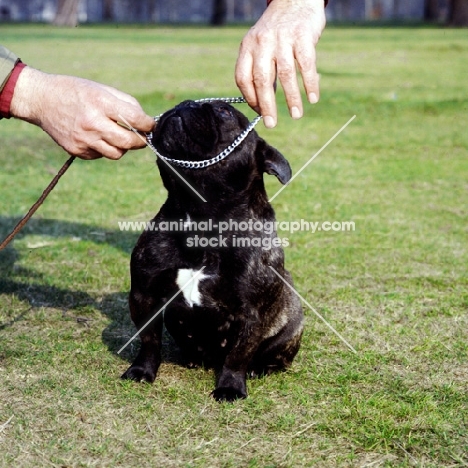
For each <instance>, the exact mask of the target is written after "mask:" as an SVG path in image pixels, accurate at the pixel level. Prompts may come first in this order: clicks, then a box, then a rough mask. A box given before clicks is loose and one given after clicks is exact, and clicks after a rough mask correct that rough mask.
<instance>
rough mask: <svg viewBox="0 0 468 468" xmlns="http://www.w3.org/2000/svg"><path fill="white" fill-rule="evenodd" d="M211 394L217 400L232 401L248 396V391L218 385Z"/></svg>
mask: <svg viewBox="0 0 468 468" xmlns="http://www.w3.org/2000/svg"><path fill="white" fill-rule="evenodd" d="M211 396H212V397H213V398H214V399H215V400H216V401H228V402H230V403H232V402H233V401H236V400H239V399H241V398H247V393H246V392H244V391H242V390H239V389H236V388H232V387H218V388H216V389H215V390H213V391H212V392H211Z"/></svg>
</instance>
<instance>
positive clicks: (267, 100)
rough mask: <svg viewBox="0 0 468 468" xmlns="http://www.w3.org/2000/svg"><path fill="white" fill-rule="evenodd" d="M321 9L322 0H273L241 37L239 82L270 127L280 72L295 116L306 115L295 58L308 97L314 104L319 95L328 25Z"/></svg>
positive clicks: (272, 124)
mask: <svg viewBox="0 0 468 468" xmlns="http://www.w3.org/2000/svg"><path fill="white" fill-rule="evenodd" d="M323 9H324V4H323V1H322V0H311V1H310V2H307V4H306V3H305V2H304V4H303V5H300V4H294V5H291V4H289V3H287V4H286V2H272V3H271V4H270V6H269V7H268V8H267V10H266V11H265V12H264V14H263V15H262V17H261V18H260V20H259V21H258V22H257V24H256V25H255V26H254V27H253V28H251V29H250V31H249V32H248V33H247V34H246V36H245V37H244V39H243V41H242V44H241V47H240V51H239V58H238V60H237V63H236V73H235V78H236V83H237V86H238V87H239V89H240V91H241V92H242V94H243V96H244V98H245V99H246V101H247V102H248V104H249V105H250V106H251V107H252V108H253V109H255V110H256V111H257V112H259V113H261V114H262V116H263V118H264V123H265V126H266V127H270V128H271V127H274V126H275V125H276V121H277V110H276V102H275V90H274V83H275V79H276V75H277V76H278V79H279V80H280V82H281V85H282V87H283V90H284V93H285V96H286V102H287V105H288V108H289V113H290V115H291V117H292V118H294V119H298V118H300V117H302V115H303V105H302V99H301V92H300V87H299V84H298V79H297V73H296V64H297V67H298V69H299V72H300V74H301V75H302V81H303V84H304V89H305V91H306V94H307V99H308V101H309V102H310V103H312V104H315V103H316V102H318V100H319V77H318V74H317V69H316V53H315V46H316V45H317V42H318V40H319V38H320V35H321V33H322V31H323V29H324V27H325V14H324V11H323Z"/></svg>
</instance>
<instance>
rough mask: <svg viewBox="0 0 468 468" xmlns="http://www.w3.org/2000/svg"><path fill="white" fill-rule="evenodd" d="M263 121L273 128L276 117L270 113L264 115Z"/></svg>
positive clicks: (267, 126) (266, 125)
mask: <svg viewBox="0 0 468 468" xmlns="http://www.w3.org/2000/svg"><path fill="white" fill-rule="evenodd" d="M263 123H264V124H265V127H266V128H273V127H274V126H275V125H276V124H275V119H274V118H273V117H271V116H269V115H266V116H265V117H263Z"/></svg>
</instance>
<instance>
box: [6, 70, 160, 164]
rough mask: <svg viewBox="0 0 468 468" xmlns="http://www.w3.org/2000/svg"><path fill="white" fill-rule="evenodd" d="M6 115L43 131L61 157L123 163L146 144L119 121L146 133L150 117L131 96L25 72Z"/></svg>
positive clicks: (81, 81) (88, 83)
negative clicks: (64, 153)
mask: <svg viewBox="0 0 468 468" xmlns="http://www.w3.org/2000/svg"><path fill="white" fill-rule="evenodd" d="M10 112H11V115H12V116H13V117H17V118H20V119H23V120H26V121H28V122H31V123H34V124H36V125H38V126H39V127H41V128H42V129H43V130H44V131H45V132H47V133H48V134H49V135H50V136H51V137H52V138H53V139H54V140H55V142H57V143H58V144H59V145H60V146H61V147H62V148H63V149H64V150H65V151H67V152H68V153H69V154H71V155H73V156H78V157H80V158H82V159H96V158H100V157H102V156H104V157H106V158H109V159H119V158H121V157H122V156H123V155H124V154H125V153H126V152H127V150H129V149H136V148H142V147H144V146H145V142H144V140H142V139H140V138H139V137H138V135H136V134H135V133H134V132H133V131H130V130H127V129H126V128H123V127H122V126H121V125H119V124H118V123H117V122H121V121H122V119H121V118H119V115H121V116H122V117H124V119H125V120H126V121H127V122H128V123H130V124H131V125H132V126H133V127H134V128H135V129H137V130H139V131H142V132H149V131H151V130H152V128H153V126H154V120H153V118H152V117H150V116H148V115H146V114H145V112H144V111H143V109H142V108H141V106H140V104H139V103H138V102H137V101H136V99H134V98H133V97H132V96H129V95H128V94H125V93H123V92H121V91H118V90H117V89H114V88H111V87H109V86H105V85H102V84H99V83H95V82H93V81H89V80H85V79H81V78H75V77H72V76H64V75H49V74H46V73H42V72H40V71H38V70H35V69H33V68H30V67H26V68H25V69H24V70H23V71H22V73H21V74H20V76H19V78H18V82H17V83H16V87H15V91H14V95H13V99H12V101H11V106H10Z"/></svg>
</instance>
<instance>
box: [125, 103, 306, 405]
mask: <svg viewBox="0 0 468 468" xmlns="http://www.w3.org/2000/svg"><path fill="white" fill-rule="evenodd" d="M248 124H249V122H248V120H247V118H246V117H245V116H244V115H243V114H242V113H240V112H239V111H237V110H236V109H235V108H234V107H232V106H231V105H229V104H226V103H224V102H221V101H215V102H212V103H197V102H194V101H185V102H183V103H181V104H179V105H178V106H176V107H175V108H174V109H172V110H170V111H168V112H166V113H165V114H164V115H163V116H162V117H161V119H160V121H159V123H158V125H157V126H156V128H155V131H154V132H153V138H152V143H153V145H154V147H155V148H156V149H157V150H158V152H159V153H161V154H162V155H164V156H166V157H168V158H172V159H177V160H185V161H203V160H208V159H210V158H212V157H214V156H216V155H217V154H218V153H220V152H221V151H222V150H223V149H225V148H226V147H228V146H229V145H230V144H231V143H232V142H233V140H234V139H235V138H236V137H237V136H238V135H239V134H240V133H241V132H242V131H243V130H244V129H245V128H246V127H247V126H248ZM157 165H158V168H159V171H160V174H161V177H162V180H163V183H164V186H165V187H166V189H167V191H168V198H167V200H166V202H165V203H164V205H163V206H162V208H161V210H160V211H159V213H158V214H157V215H156V217H155V218H154V219H153V226H155V227H158V226H159V227H161V226H166V227H167V226H168V225H169V222H171V221H172V222H173V223H175V224H173V226H175V225H177V223H178V224H179V226H180V225H182V224H183V225H184V226H185V227H187V229H177V230H167V229H158V230H156V229H153V230H145V231H144V232H143V234H142V235H141V237H140V238H139V240H138V243H137V245H136V246H135V249H134V250H133V253H132V259H131V292H130V298H129V303H130V311H131V317H132V320H133V322H134V323H135V325H136V327H137V329H140V328H141V327H143V326H144V325H145V324H146V323H147V322H148V321H149V320H150V319H151V318H152V317H154V315H155V314H156V312H158V310H160V309H161V308H162V307H164V306H165V305H166V306H165V308H164V311H163V312H162V313H160V314H159V315H158V316H157V317H156V318H155V319H154V320H153V321H152V322H151V323H150V324H149V325H148V326H147V327H146V328H144V329H143V330H142V331H141V333H140V338H141V348H140V351H139V354H138V356H137V358H136V359H135V361H134V363H133V364H132V365H131V366H130V368H129V369H128V370H127V371H126V372H125V373H124V374H123V375H122V378H123V379H132V380H136V381H147V382H153V381H154V380H155V378H156V373H157V371H158V368H159V365H160V363H161V335H162V328H163V322H164V324H165V326H166V328H167V330H168V332H169V333H170V334H171V335H172V337H173V338H174V340H175V341H176V343H177V345H178V346H179V347H180V349H181V351H182V352H183V355H184V356H185V357H186V359H187V364H188V365H189V366H194V365H198V364H203V365H205V366H210V367H214V368H215V369H216V370H217V372H218V373H217V385H216V388H215V390H214V391H213V392H212V395H213V397H214V398H215V399H216V400H218V401H223V400H227V401H233V400H235V399H237V398H245V397H246V396H247V388H246V377H247V375H249V376H254V375H261V374H269V373H270V372H272V371H275V370H282V369H285V368H286V367H288V366H289V365H290V364H291V362H292V360H293V359H294V357H295V355H296V353H297V351H298V349H299V345H300V340H301V335H302V330H303V313H302V307H301V303H300V301H299V299H298V297H297V296H296V295H295V294H294V293H293V292H292V291H291V290H290V289H289V288H288V287H287V286H286V285H285V284H284V283H283V281H282V280H281V279H280V278H279V277H278V276H277V275H276V273H275V271H276V272H277V273H278V274H279V275H281V276H282V277H283V278H284V279H285V280H286V281H287V282H288V283H289V284H291V285H292V279H291V276H290V274H289V272H288V271H286V270H285V268H284V252H283V250H282V248H281V240H280V239H279V238H277V236H276V232H275V230H274V229H260V230H259V229H258V226H261V225H263V226H270V227H271V223H273V222H274V221H275V215H274V211H273V208H272V207H271V205H270V203H269V202H268V198H267V194H266V191H265V187H264V182H263V173H264V172H266V173H268V174H273V175H275V176H276V177H277V178H278V179H279V180H280V182H281V183H283V184H285V183H287V182H288V181H289V180H290V178H291V168H290V166H289V163H288V162H287V161H286V159H285V158H284V157H283V156H282V155H281V154H280V153H279V152H278V151H277V150H276V149H275V148H273V147H271V146H269V145H268V144H267V143H266V142H265V141H264V140H263V139H262V138H260V137H259V136H258V135H257V134H256V132H255V131H252V132H251V133H250V134H249V135H248V136H247V138H246V139H245V140H244V141H243V143H241V145H240V146H239V147H237V148H236V149H235V150H234V151H233V153H232V154H230V155H229V156H228V157H227V158H226V159H224V160H222V161H220V162H218V163H216V164H213V165H211V166H208V167H205V168H201V169H191V168H183V167H175V169H176V170H177V172H178V173H179V174H180V175H182V176H183V178H184V179H185V180H186V181H188V182H189V183H190V185H191V186H192V187H193V188H195V189H196V190H197V191H198V192H199V193H200V194H201V195H202V196H203V198H205V199H206V201H207V202H206V203H205V202H203V201H202V200H201V199H200V198H199V197H198V196H197V195H195V194H194V192H193V191H192V190H191V189H190V188H189V187H188V186H187V185H186V184H185V183H184V182H183V181H182V180H181V179H180V178H179V177H178V176H177V175H176V174H175V173H174V172H173V170H171V169H170V168H168V167H167V163H166V162H164V161H161V159H160V158H158V162H157ZM210 220H211V223H210V222H209V221H210ZM242 221H244V224H243V225H241V224H240V223H241V222H242ZM223 222H224V223H230V224H229V227H230V229H229V230H228V232H225V231H223V233H222V234H221V235H220V234H219V226H220V225H221V224H222V223H223ZM248 222H250V223H251V224H250V228H249V229H247V230H246V229H245V227H246V225H247V224H248ZM236 223H237V224H236ZM226 225H227V224H224V226H226ZM189 226H190V228H189ZM253 226H257V229H253V228H252V227H253ZM192 227H193V229H192ZM240 238H242V239H243V240H242V244H241V243H240V242H239V240H240ZM195 240H197V242H195ZM270 266H271V267H272V268H273V269H274V270H275V271H273V270H272V269H271V268H270ZM177 293H180V294H177ZM174 295H176V297H175V298H173V296H174ZM171 299H172V300H171Z"/></svg>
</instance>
